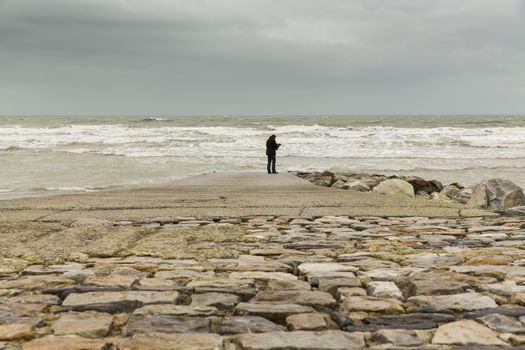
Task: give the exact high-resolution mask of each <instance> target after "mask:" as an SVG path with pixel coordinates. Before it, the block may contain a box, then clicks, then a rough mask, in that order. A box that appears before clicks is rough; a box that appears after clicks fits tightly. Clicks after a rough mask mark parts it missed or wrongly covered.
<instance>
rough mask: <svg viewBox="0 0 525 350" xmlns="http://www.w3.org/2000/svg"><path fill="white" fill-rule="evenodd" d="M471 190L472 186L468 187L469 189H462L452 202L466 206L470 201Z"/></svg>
mask: <svg viewBox="0 0 525 350" xmlns="http://www.w3.org/2000/svg"><path fill="white" fill-rule="evenodd" d="M472 190H473V187H472V186H469V187H465V188H463V189H462V190H461V191H460V192H459V193H458V194H457V195H456V196H455V197H454V200H455V201H456V202H459V203H461V204H467V203H468V202H469V201H470V199H471V198H472Z"/></svg>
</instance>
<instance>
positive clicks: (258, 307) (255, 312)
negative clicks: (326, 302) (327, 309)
mask: <svg viewBox="0 0 525 350" xmlns="http://www.w3.org/2000/svg"><path fill="white" fill-rule="evenodd" d="M313 311H314V310H313V309H312V308H311V307H309V306H304V305H297V304H254V303H239V304H238V305H237V307H236V308H235V314H236V315H241V316H244V315H251V316H261V317H264V318H267V319H269V320H270V321H274V322H277V323H284V320H285V319H286V317H287V316H289V315H293V314H301V313H307V312H313Z"/></svg>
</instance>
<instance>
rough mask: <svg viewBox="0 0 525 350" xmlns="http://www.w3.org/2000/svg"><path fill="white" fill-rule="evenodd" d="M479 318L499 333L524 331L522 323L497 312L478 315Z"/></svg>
mask: <svg viewBox="0 0 525 350" xmlns="http://www.w3.org/2000/svg"><path fill="white" fill-rule="evenodd" d="M479 320H480V321H481V322H483V323H484V324H485V325H486V326H487V327H489V328H490V329H492V330H493V331H496V332H500V333H525V327H524V326H523V324H522V323H520V322H518V321H516V320H514V319H512V318H510V317H508V316H503V315H499V314H490V315H486V316H483V317H480V318H479Z"/></svg>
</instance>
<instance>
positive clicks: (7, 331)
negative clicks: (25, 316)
mask: <svg viewBox="0 0 525 350" xmlns="http://www.w3.org/2000/svg"><path fill="white" fill-rule="evenodd" d="M34 333H35V327H34V326H33V325H32V324H29V323H11V324H4V325H0V340H17V339H22V338H30V337H32V336H33V334H34Z"/></svg>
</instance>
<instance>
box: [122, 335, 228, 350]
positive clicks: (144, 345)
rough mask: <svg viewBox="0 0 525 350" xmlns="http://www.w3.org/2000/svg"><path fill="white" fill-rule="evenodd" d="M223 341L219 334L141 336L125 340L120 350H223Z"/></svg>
mask: <svg viewBox="0 0 525 350" xmlns="http://www.w3.org/2000/svg"><path fill="white" fill-rule="evenodd" d="M222 348H223V339H222V337H221V336H219V335H217V334H202V333H197V334H192V333H187V334H166V333H151V334H147V335H146V334H139V335H135V336H133V337H132V338H130V339H126V340H124V341H123V342H122V343H121V344H120V346H119V350H145V349H155V350H222Z"/></svg>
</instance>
